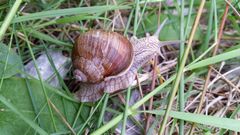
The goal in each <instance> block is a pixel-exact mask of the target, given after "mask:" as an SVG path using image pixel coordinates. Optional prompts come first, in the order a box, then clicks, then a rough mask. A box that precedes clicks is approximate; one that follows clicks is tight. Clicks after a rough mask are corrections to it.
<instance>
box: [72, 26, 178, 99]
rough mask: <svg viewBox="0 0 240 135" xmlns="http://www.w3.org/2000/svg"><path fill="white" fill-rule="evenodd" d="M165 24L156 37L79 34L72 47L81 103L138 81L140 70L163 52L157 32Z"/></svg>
mask: <svg viewBox="0 0 240 135" xmlns="http://www.w3.org/2000/svg"><path fill="white" fill-rule="evenodd" d="M163 24H164V23H162V24H161V25H160V27H159V28H158V30H157V32H156V33H155V34H154V35H153V36H147V37H144V38H141V39H137V38H136V37H132V38H131V39H130V41H129V40H128V39H127V38H125V37H124V36H122V35H120V34H118V33H116V32H106V31H103V30H91V31H89V32H86V33H84V34H82V35H80V36H79V37H78V38H77V39H76V43H75V45H74V47H73V50H72V62H73V68H74V72H73V73H74V75H75V78H76V79H77V80H78V81H80V88H79V90H78V91H77V92H76V93H75V96H76V98H77V99H78V100H80V101H81V102H94V101H97V100H99V99H100V98H101V97H102V95H103V93H104V92H106V93H114V92H116V91H119V90H122V89H126V88H128V87H129V86H130V85H131V84H132V82H133V81H134V80H135V76H136V74H137V71H138V69H139V68H140V67H141V66H142V65H144V64H145V63H147V62H148V61H149V60H151V59H152V58H153V57H154V56H155V54H158V55H161V51H160V47H161V46H162V45H164V44H169V43H176V42H171V41H165V42H160V41H159V40H158V35H159V32H160V30H161V28H162V27H163Z"/></svg>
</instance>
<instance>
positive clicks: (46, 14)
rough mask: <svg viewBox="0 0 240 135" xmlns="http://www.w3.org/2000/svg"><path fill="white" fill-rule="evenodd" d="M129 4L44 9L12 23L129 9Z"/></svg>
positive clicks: (18, 18)
mask: <svg viewBox="0 0 240 135" xmlns="http://www.w3.org/2000/svg"><path fill="white" fill-rule="evenodd" d="M129 8H130V7H129V6H115V5H109V6H93V7H78V8H68V9H56V10H49V11H42V12H38V13H32V14H29V15H25V16H20V17H17V18H15V19H14V20H13V21H12V23H18V22H24V21H30V20H36V19H45V18H50V17H59V16H67V15H75V14H86V13H88V14H94V13H100V12H105V11H108V10H115V9H129Z"/></svg>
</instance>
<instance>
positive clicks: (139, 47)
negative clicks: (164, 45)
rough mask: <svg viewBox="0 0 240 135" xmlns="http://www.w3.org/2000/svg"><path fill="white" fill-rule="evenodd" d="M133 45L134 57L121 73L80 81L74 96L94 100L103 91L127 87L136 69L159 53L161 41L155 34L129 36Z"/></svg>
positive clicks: (88, 100) (83, 99) (97, 98)
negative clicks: (96, 80)
mask: <svg viewBox="0 0 240 135" xmlns="http://www.w3.org/2000/svg"><path fill="white" fill-rule="evenodd" d="M130 42H131V44H132V45H133V47H134V59H133V63H132V65H131V67H130V68H129V69H128V70H127V71H126V72H124V73H123V74H121V75H116V76H115V77H110V78H105V80H104V81H102V82H98V83H82V84H80V89H79V90H78V91H77V92H76V93H75V96H76V98H77V99H78V100H80V101H81V102H95V101H97V100H99V99H100V98H101V97H102V95H103V93H104V92H106V93H113V92H116V91H119V90H122V89H126V88H128V87H129V86H130V85H131V84H132V83H133V81H134V80H135V77H136V74H137V71H138V69H139V68H140V67H141V66H142V65H144V64H145V63H147V62H148V61H149V60H151V59H152V58H153V57H154V55H155V54H160V47H161V43H160V41H159V40H158V38H157V37H155V36H150V37H145V38H141V39H137V38H135V37H133V38H131V40H130Z"/></svg>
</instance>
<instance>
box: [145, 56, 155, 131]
mask: <svg viewBox="0 0 240 135" xmlns="http://www.w3.org/2000/svg"><path fill="white" fill-rule="evenodd" d="M156 67H157V55H155V57H154V65H153V76H152V84H151V91H152V90H154V87H155V80H156V69H157V68H156ZM152 106H153V97H151V98H150V101H149V107H148V110H152ZM151 118H152V114H150V113H149V114H148V117H147V122H146V128H145V134H147V131H148V129H149V126H150V122H151Z"/></svg>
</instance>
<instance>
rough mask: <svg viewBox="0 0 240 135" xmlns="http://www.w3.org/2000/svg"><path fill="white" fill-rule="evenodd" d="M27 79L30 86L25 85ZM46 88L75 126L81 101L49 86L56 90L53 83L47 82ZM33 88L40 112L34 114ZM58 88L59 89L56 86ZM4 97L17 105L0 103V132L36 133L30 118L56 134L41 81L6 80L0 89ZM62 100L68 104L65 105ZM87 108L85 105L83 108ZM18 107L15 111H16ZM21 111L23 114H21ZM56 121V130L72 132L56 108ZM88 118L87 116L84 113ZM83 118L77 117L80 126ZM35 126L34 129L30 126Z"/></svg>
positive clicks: (5, 133) (60, 109)
mask: <svg viewBox="0 0 240 135" xmlns="http://www.w3.org/2000/svg"><path fill="white" fill-rule="evenodd" d="M26 81H27V82H28V86H29V87H27V85H26ZM44 86H45V87H46V91H47V94H48V95H49V97H50V100H51V102H52V103H53V104H54V105H55V106H56V108H57V109H58V110H59V111H60V112H61V114H62V115H63V116H64V117H67V118H66V120H67V121H68V123H69V124H70V125H72V123H73V121H74V118H75V115H76V113H77V109H78V104H77V103H75V102H71V101H69V100H67V99H65V98H63V97H61V96H59V95H58V94H56V93H55V92H53V91H52V90H50V89H54V88H52V87H51V86H49V85H47V84H45V83H44ZM27 88H30V91H31V92H32V93H31V96H32V97H33V98H32V99H34V100H35V102H34V103H35V106H36V108H37V109H36V110H37V112H36V113H35V111H34V108H33V102H32V100H31V98H30V94H29V93H28V89H27ZM55 90H56V91H58V90H57V89H55ZM1 96H3V97H5V98H6V99H7V101H8V102H10V103H11V104H12V105H13V106H14V107H15V108H14V109H11V107H12V106H10V105H9V104H6V103H5V102H1V103H0V110H1V111H0V129H1V130H0V134H1V135H2V134H4V135H12V134H19V133H22V134H24V133H25V132H27V134H34V132H35V131H34V130H37V129H36V128H34V127H32V126H31V125H29V122H28V123H26V119H27V120H28V121H30V123H31V122H34V123H35V124H38V125H39V127H40V128H41V129H43V130H44V131H46V132H48V133H54V127H53V124H52V123H51V119H50V114H49V111H48V108H47V105H46V99H45V97H44V94H43V91H42V90H41V84H40V82H39V81H38V80H35V79H28V80H25V79H23V78H8V79H5V80H4V82H3V86H2V89H1ZM63 101H64V102H65V103H67V105H63ZM84 109H86V108H84ZM14 110H15V111H14ZM16 112H17V113H16ZM19 114H22V115H23V116H21V115H19ZM36 114H38V120H35V119H36ZM53 114H54V120H55V122H56V126H57V132H63V131H70V130H69V129H68V128H67V126H66V124H65V123H64V122H63V121H62V119H61V118H60V117H59V115H58V114H57V113H56V111H55V110H53ZM83 117H87V116H83ZM80 122H82V121H81V118H79V119H78V121H77V125H79V124H80ZM30 127H32V128H30Z"/></svg>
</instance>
